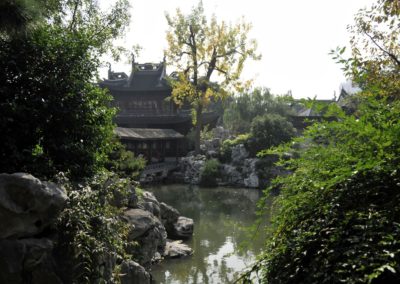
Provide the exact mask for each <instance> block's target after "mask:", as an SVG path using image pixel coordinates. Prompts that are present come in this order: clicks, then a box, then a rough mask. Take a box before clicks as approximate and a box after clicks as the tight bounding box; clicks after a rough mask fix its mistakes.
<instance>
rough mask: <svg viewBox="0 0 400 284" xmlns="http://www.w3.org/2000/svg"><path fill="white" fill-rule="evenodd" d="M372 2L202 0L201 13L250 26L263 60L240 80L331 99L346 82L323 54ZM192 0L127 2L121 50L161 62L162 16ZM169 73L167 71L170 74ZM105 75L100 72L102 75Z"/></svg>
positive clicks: (344, 38)
mask: <svg viewBox="0 0 400 284" xmlns="http://www.w3.org/2000/svg"><path fill="white" fill-rule="evenodd" d="M372 2H373V0H335V1H328V0H302V1H299V0H286V1H279V0H264V1H263V0H245V1H243V0H241V1H235V0H203V4H204V9H205V12H206V14H210V15H211V14H215V15H216V16H217V19H220V20H225V21H228V22H229V21H230V22H235V21H236V20H237V19H239V18H241V17H242V16H243V17H244V18H245V20H246V22H250V23H252V25H253V29H252V32H251V38H255V39H256V40H257V42H258V50H259V52H260V53H261V54H262V59H261V60H260V61H257V62H248V64H247V66H246V68H245V70H244V72H243V76H242V77H243V78H245V79H250V78H253V79H254V86H260V87H268V88H270V89H271V91H272V93H274V94H283V93H286V92H287V91H289V90H291V91H292V94H293V96H294V97H295V98H305V97H314V96H315V95H317V97H318V98H319V99H328V98H332V97H333V94H334V91H336V93H339V87H340V84H341V83H342V82H344V81H345V78H344V76H343V75H342V71H341V70H340V65H338V64H336V63H335V62H334V61H333V60H332V59H331V56H330V55H329V54H328V53H329V51H330V50H331V49H334V48H336V47H337V46H345V45H348V42H349V34H348V33H347V30H346V26H347V25H349V24H353V18H354V14H355V13H356V12H357V11H358V10H359V9H360V8H364V7H369V6H370V4H371V3H372ZM197 3H198V1H197V0H136V1H132V11H131V13H132V21H131V25H130V29H129V31H128V32H127V35H126V37H125V39H124V40H123V41H122V42H120V43H122V44H123V45H124V46H125V47H127V48H131V47H132V46H133V45H137V44H138V45H140V46H141V47H142V48H143V49H142V51H141V52H140V55H139V57H138V58H137V59H136V61H138V62H140V63H145V62H160V61H161V60H162V57H163V50H164V49H165V48H166V40H165V34H166V30H167V29H168V26H167V22H166V20H165V12H168V13H170V14H174V12H175V10H176V8H178V7H179V8H180V9H181V10H182V11H184V12H189V11H190V9H191V7H193V6H195V5H197ZM112 69H113V70H114V71H124V72H126V73H129V72H130V64H125V65H124V64H122V62H121V63H118V64H117V63H113V65H112ZM172 71H173V70H170V69H169V70H167V73H171V72H172ZM100 74H101V76H102V77H105V76H106V75H105V74H106V72H105V70H102V71H101V73H100Z"/></svg>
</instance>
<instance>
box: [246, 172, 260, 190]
mask: <svg viewBox="0 0 400 284" xmlns="http://www.w3.org/2000/svg"><path fill="white" fill-rule="evenodd" d="M259 185H260V180H259V179H258V176H257V174H255V173H251V174H250V176H249V177H248V178H245V179H244V186H245V187H251V188H258V187H259Z"/></svg>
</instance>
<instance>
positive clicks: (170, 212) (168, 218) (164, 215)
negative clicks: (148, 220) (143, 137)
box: [160, 202, 180, 227]
mask: <svg viewBox="0 0 400 284" xmlns="http://www.w3.org/2000/svg"><path fill="white" fill-rule="evenodd" d="M160 210H161V220H162V222H163V224H164V226H165V227H167V226H172V225H173V224H174V223H175V222H176V221H177V220H178V218H179V216H180V213H179V211H178V210H176V209H175V208H174V207H172V206H169V205H168V204H165V203H164V202H161V203H160Z"/></svg>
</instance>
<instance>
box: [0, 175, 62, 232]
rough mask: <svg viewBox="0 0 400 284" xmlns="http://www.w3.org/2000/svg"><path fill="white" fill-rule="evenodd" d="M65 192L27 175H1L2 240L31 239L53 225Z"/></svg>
mask: <svg viewBox="0 0 400 284" xmlns="http://www.w3.org/2000/svg"><path fill="white" fill-rule="evenodd" d="M66 200H67V195H66V192H65V190H63V189H62V188H60V187H58V186H56V185H55V184H53V183H50V182H41V181H40V180H38V179H37V178H35V177H33V176H31V175H29V174H24V173H15V174H0V224H1V226H2V229H1V230H0V239H5V238H22V237H31V236H35V235H37V234H39V233H41V232H42V231H43V230H44V229H45V228H46V227H48V226H49V225H51V224H52V222H53V221H54V219H55V218H56V217H57V215H58V213H59V212H60V211H61V210H62V209H63V207H64V205H65V203H66Z"/></svg>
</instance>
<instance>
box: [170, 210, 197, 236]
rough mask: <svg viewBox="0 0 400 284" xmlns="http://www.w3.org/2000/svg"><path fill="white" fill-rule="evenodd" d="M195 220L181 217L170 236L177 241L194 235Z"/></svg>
mask: <svg viewBox="0 0 400 284" xmlns="http://www.w3.org/2000/svg"><path fill="white" fill-rule="evenodd" d="M193 223H194V222H193V219H190V218H187V217H183V216H180V217H179V218H178V220H177V221H176V222H175V223H174V225H173V230H172V232H171V234H170V236H171V237H172V238H175V239H187V238H190V237H191V236H192V235H193Z"/></svg>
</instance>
